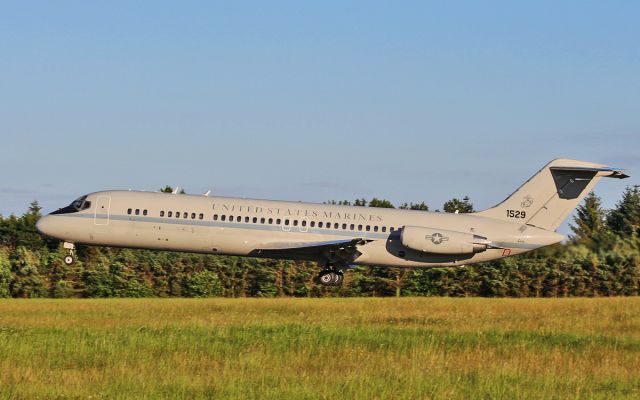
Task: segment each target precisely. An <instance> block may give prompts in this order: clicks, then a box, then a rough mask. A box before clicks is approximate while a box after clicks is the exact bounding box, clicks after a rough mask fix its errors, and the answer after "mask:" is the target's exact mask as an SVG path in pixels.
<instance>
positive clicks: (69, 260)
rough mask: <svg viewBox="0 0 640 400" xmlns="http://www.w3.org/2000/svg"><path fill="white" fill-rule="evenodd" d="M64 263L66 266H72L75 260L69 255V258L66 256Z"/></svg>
mask: <svg viewBox="0 0 640 400" xmlns="http://www.w3.org/2000/svg"><path fill="white" fill-rule="evenodd" d="M63 261H64V263H65V264H67V265H71V264H73V262H74V261H75V260H74V259H73V256H71V255H69V256H65V257H64V260H63Z"/></svg>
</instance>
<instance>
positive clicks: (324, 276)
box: [318, 269, 344, 286]
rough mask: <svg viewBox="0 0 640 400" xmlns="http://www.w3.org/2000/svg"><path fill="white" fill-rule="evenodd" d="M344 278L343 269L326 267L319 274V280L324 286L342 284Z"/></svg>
mask: <svg viewBox="0 0 640 400" xmlns="http://www.w3.org/2000/svg"><path fill="white" fill-rule="evenodd" d="M343 280H344V275H342V271H336V270H331V269H325V270H323V271H322V272H320V274H319V275H318V282H319V283H320V284H322V285H324V286H340V285H342V281H343Z"/></svg>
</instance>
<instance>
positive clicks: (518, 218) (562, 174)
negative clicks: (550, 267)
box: [476, 159, 628, 231]
mask: <svg viewBox="0 0 640 400" xmlns="http://www.w3.org/2000/svg"><path fill="white" fill-rule="evenodd" d="M602 177H612V178H620V179H623V178H627V177H628V175H626V174H624V172H623V170H619V169H615V168H609V167H606V166H604V165H602V164H596V163H590V162H585V161H577V160H567V159H557V160H553V161H551V162H550V163H549V164H547V165H545V166H544V167H543V168H542V169H541V170H540V171H538V173H536V174H535V175H534V176H533V177H532V178H530V179H529V180H528V181H526V182H525V183H524V184H523V185H522V186H520V187H519V188H518V189H517V190H516V191H515V192H513V194H511V196H509V197H508V198H507V199H506V200H504V201H503V202H502V203H500V204H498V205H497V206H495V207H493V208H489V209H487V210H484V211H480V212H478V213H477V214H476V215H479V216H482V217H489V218H496V219H501V220H505V221H515V222H521V223H523V224H528V225H533V226H536V227H538V228H542V229H547V230H550V231H554V230H556V229H557V228H558V227H559V226H560V224H562V222H563V221H564V220H565V219H566V218H567V216H568V215H569V213H571V211H572V210H573V209H574V208H575V207H576V206H577V205H578V203H580V201H581V200H582V199H583V198H584V196H586V195H587V193H589V192H590V191H591V190H592V189H593V187H594V186H595V185H596V184H597V183H598V181H599V180H600V178H602Z"/></svg>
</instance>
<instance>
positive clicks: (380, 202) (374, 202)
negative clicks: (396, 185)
mask: <svg viewBox="0 0 640 400" xmlns="http://www.w3.org/2000/svg"><path fill="white" fill-rule="evenodd" d="M369 207H377V208H395V207H394V206H393V204H392V203H391V202H390V201H389V200H385V199H378V198H376V197H374V198H373V199H371V201H370V202H369Z"/></svg>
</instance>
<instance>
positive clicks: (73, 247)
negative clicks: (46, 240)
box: [62, 242, 76, 265]
mask: <svg viewBox="0 0 640 400" xmlns="http://www.w3.org/2000/svg"><path fill="white" fill-rule="evenodd" d="M62 247H64V248H65V249H67V250H69V255H66V256H64V263H65V264H67V265H71V264H73V263H74V262H75V250H76V245H75V244H73V243H70V242H64V244H63V245H62Z"/></svg>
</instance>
